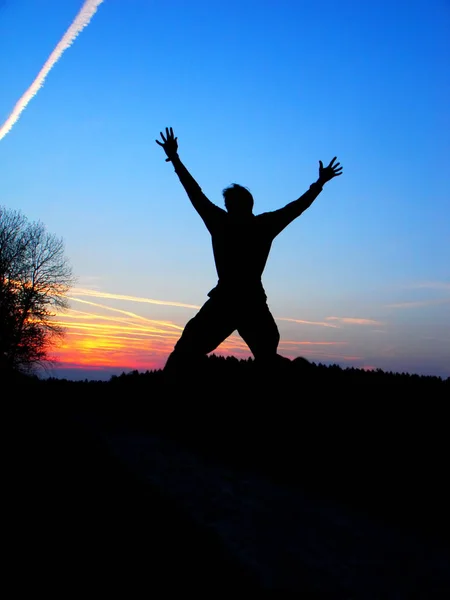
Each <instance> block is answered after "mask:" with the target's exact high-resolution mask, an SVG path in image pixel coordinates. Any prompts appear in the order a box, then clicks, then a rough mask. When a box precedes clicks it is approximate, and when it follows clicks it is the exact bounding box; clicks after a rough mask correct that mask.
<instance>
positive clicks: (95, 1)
mask: <svg viewBox="0 0 450 600" xmlns="http://www.w3.org/2000/svg"><path fill="white" fill-rule="evenodd" d="M103 1H104V0H86V1H85V2H84V4H83V6H82V7H81V9H80V11H79V12H78V14H77V16H76V17H75V19H74V21H73V23H72V24H71V25H70V27H69V29H68V30H67V31H66V33H65V34H64V35H63V37H62V38H61V40H60V41H59V42H58V44H57V45H56V47H55V49H54V50H53V52H52V53H51V54H50V56H49V57H48V59H47V60H46V62H45V63H44V66H43V67H42V69H41V70H40V71H39V73H38V75H37V77H36V79H35V80H34V81H33V83H32V84H31V85H30V87H29V88H28V89H27V91H26V92H25V93H24V94H23V96H22V97H21V98H20V99H19V100H18V101H17V103H16V105H15V106H14V108H13V110H12V112H11V114H10V115H9V117H8V118H7V119H6V121H5V122H4V123H3V125H2V126H1V127H0V140H1V139H2V138H4V137H5V135H6V134H7V133H8V132H9V131H11V129H12V127H13V126H14V124H15V123H17V121H18V120H19V117H20V115H21V113H22V112H23V111H24V110H25V108H26V107H27V105H28V103H29V102H30V100H31V99H32V98H33V96H35V95H36V94H37V93H38V91H39V90H40V89H41V87H42V86H43V85H44V82H45V78H46V77H47V75H48V73H49V71H50V70H51V69H52V68H53V67H54V65H55V64H56V63H57V62H58V60H59V59H60V58H61V56H62V54H63V52H64V50H67V48H69V47H70V46H71V45H72V44H73V42H74V40H75V38H76V37H77V36H78V34H79V33H80V32H81V31H82V30H83V29H84V28H85V27H87V26H88V25H89V22H90V20H91V19H92V17H93V16H94V14H95V12H96V11H97V8H98V7H99V5H100V4H101V3H102V2H103Z"/></svg>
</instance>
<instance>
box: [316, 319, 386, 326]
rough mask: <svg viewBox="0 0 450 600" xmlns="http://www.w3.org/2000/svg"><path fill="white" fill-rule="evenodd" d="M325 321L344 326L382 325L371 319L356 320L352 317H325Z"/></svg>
mask: <svg viewBox="0 0 450 600" xmlns="http://www.w3.org/2000/svg"><path fill="white" fill-rule="evenodd" d="M326 320H327V321H336V322H338V323H341V324H344V325H378V326H379V325H384V323H382V322H381V321H374V320H373V319H357V318H354V317H327V318H326Z"/></svg>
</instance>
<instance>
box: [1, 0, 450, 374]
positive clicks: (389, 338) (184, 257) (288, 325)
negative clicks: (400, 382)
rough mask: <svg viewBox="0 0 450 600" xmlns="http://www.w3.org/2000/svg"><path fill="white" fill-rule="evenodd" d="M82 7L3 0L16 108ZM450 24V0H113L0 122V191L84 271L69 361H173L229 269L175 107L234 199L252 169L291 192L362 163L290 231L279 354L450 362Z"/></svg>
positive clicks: (277, 251) (345, 361)
mask: <svg viewBox="0 0 450 600" xmlns="http://www.w3.org/2000/svg"><path fill="white" fill-rule="evenodd" d="M82 5H83V2H80V1H79V0H65V1H64V2H60V1H57V0H34V1H33V2H27V1H26V0H4V1H3V2H2V3H1V2H0V68H1V72H2V85H1V94H0V122H4V121H5V120H6V119H7V118H8V115H10V113H11V111H12V109H13V107H14V105H15V104H16V102H17V100H18V99H19V98H20V97H21V96H22V94H23V93H24V92H25V90H26V89H27V88H28V87H29V86H30V84H31V83H32V81H33V80H34V78H35V77H36V75H37V73H38V72H39V70H40V69H41V67H42V66H43V64H44V62H45V61H46V60H47V58H48V57H49V55H50V53H51V52H52V50H53V49H54V48H55V46H56V44H57V43H58V41H59V40H60V39H61V37H62V36H63V34H64V32H65V31H66V30H67V28H68V27H69V25H70V24H71V22H72V21H73V19H74V18H75V16H76V14H77V12H78V11H79V10H80V8H81V6H82ZM449 31H450V5H449V3H448V2H446V1H444V0H436V1H432V2H422V1H412V2H406V1H403V0H398V1H396V2H389V1H387V0H380V1H379V2H377V3H373V4H371V3H361V2H355V1H352V2H350V1H345V0H344V1H343V2H340V3H335V2H329V1H328V0H325V1H324V2H321V3H317V2H312V1H305V2H302V1H284V0H278V1H275V0H272V1H260V2H256V1H249V0H240V1H239V2H238V1H234V0H232V1H229V2H226V3H225V2H215V1H214V0H210V1H209V2H206V1H199V0H191V1H190V2H187V1H186V2H181V1H180V0H176V1H174V2H171V3H166V2H152V1H149V0H127V1H124V0H122V1H119V0H104V2H103V3H101V4H100V6H99V7H98V10H97V12H96V13H95V14H94V16H93V17H92V20H91V21H90V23H89V24H88V26H87V27H86V28H85V29H83V31H81V32H80V34H79V35H78V37H77V38H76V39H75V40H74V42H73V44H72V46H71V47H69V48H68V49H67V50H66V51H65V52H64V53H63V55H62V56H61V58H60V60H59V61H58V62H57V63H56V64H55V65H54V67H53V68H52V69H51V71H50V72H49V74H48V75H47V78H46V80H45V83H44V84H43V86H42V88H41V89H40V90H39V91H38V92H37V94H36V95H35V96H34V97H33V98H32V99H31V101H30V102H29V104H28V105H27V107H26V108H25V109H24V111H23V112H22V114H21V116H20V118H19V119H18V120H17V122H16V123H15V124H14V125H13V127H12V128H11V130H10V131H9V132H8V133H7V134H6V135H4V137H3V138H2V139H0V177H1V179H0V190H1V200H0V203H1V204H2V205H3V206H6V207H7V208H11V209H19V210H21V211H22V212H23V213H24V214H25V215H26V216H27V217H28V218H29V219H30V220H41V221H42V222H43V223H45V225H46V226H47V228H48V229H49V231H51V232H52V233H56V234H57V235H59V236H61V237H63V238H64V241H65V245H66V253H67V256H68V258H69V260H70V262H71V264H72V266H73V269H74V272H75V275H76V276H77V278H78V281H77V286H76V289H75V290H73V292H72V296H71V297H72V300H71V307H72V312H70V313H69V314H68V315H66V316H65V317H64V318H63V317H61V318H62V320H63V322H64V323H65V324H67V327H68V329H67V331H68V335H67V336H66V341H65V347H64V348H62V349H60V350H58V352H56V354H57V355H58V356H59V358H60V362H61V364H60V366H61V367H63V366H64V367H80V368H81V367H82V368H84V369H85V368H89V369H93V370H94V371H95V369H97V368H104V369H106V368H108V369H119V371H120V367H122V366H123V367H125V368H131V367H132V366H136V368H139V369H144V368H156V367H159V366H161V365H162V364H163V363H164V361H165V358H166V357H167V354H168V352H169V351H170V350H171V348H172V347H173V344H174V342H175V341H176V338H177V336H178V335H179V333H180V332H181V329H182V327H183V326H184V324H185V323H186V321H187V320H188V319H189V318H190V317H191V316H193V315H194V314H195V312H196V308H194V307H197V306H198V307H199V306H201V305H202V304H203V302H204V301H205V300H206V294H207V292H208V291H209V290H210V289H211V288H212V287H213V286H214V285H215V283H216V280H217V277H216V273H215V268H214V263H213V258H212V252H211V244H210V238H209V234H208V232H207V231H206V229H205V227H204V225H203V223H202V221H201V220H200V218H199V217H198V215H197V214H196V212H195V211H194V209H193V208H192V206H191V205H190V203H189V200H188V199H187V197H186V195H185V192H184V190H183V189H182V187H181V185H180V183H179V181H178V179H177V177H176V175H175V174H174V172H173V168H172V166H171V165H170V164H169V163H166V162H165V160H164V158H165V157H164V153H163V152H162V150H161V148H160V147H159V146H157V145H156V144H155V141H154V140H155V138H157V137H158V136H159V131H161V130H162V129H163V128H164V127H166V126H172V127H173V128H174V131H175V134H176V135H177V136H178V140H179V153H180V157H181V159H182V160H183V162H184V163H185V165H186V166H187V167H188V169H190V171H191V173H192V174H193V176H194V177H195V178H196V179H197V181H198V182H199V183H200V185H201V186H202V188H203V191H204V192H205V193H206V195H207V196H208V197H209V198H210V199H211V200H212V201H213V202H216V203H217V204H219V205H221V206H222V205H223V201H222V197H221V191H222V189H223V188H224V187H226V186H227V185H229V184H230V183H232V182H237V183H240V184H242V185H245V186H247V187H248V188H249V189H250V190H251V192H252V193H253V195H254V198H255V213H259V212H265V211H267V210H274V209H276V208H279V207H280V206H282V205H284V204H286V203H287V202H290V201H291V200H294V199H295V198H297V197H298V196H300V195H301V194H302V193H303V192H304V191H306V189H307V188H308V187H309V185H310V184H311V183H312V182H313V181H315V180H316V179H317V176H318V161H319V160H322V161H323V162H324V163H325V162H327V163H328V162H329V160H331V158H333V156H335V155H336V156H337V157H338V159H339V161H340V162H341V164H342V165H343V167H344V172H343V175H342V176H341V177H339V178H337V179H335V180H333V181H331V182H330V183H328V184H327V185H326V186H325V188H324V190H323V192H322V194H321V195H320V196H319V197H318V198H317V200H316V201H315V203H314V204H313V205H312V206H311V207H310V208H309V209H308V210H307V211H306V212H305V213H304V214H303V215H302V216H301V217H300V218H299V219H298V220H297V221H295V222H294V223H293V224H291V225H290V226H289V227H288V228H287V229H286V230H285V231H284V232H282V234H281V235H280V236H279V237H278V238H277V239H276V240H275V242H274V244H273V247H272V253H271V256H270V258H269V261H268V264H267V267H266V271H265V274H264V278H263V282H264V285H265V288H266V291H267V294H268V299H269V305H270V308H271V310H272V312H273V314H274V316H275V317H276V319H277V323H278V326H279V328H280V333H281V338H282V339H281V343H280V353H282V354H284V355H286V356H290V357H295V356H306V357H307V358H310V359H311V360H313V361H315V362H324V363H338V364H341V365H342V366H357V367H359V366H361V367H367V368H370V367H375V368H376V367H379V368H382V369H385V370H394V371H407V372H411V373H412V372H414V373H420V374H430V375H440V376H443V377H447V376H450V267H449V265H450V193H449V191H450V185H449V182H448V173H449V168H448V164H449V162H450V147H449V139H450V138H449V131H450V127H449V125H450V123H449V121H450V118H449V117H450V111H449V106H450V104H449V100H450V94H449V91H450V71H449V69H448V64H450V63H449V59H450V41H449V40H450V36H449ZM124 297H125V298H124ZM83 300H84V303H83V302H81V301H83ZM155 301H156V303H155ZM86 302H91V303H93V304H86ZM94 304H95V305H96V306H94ZM118 311H124V312H122V313H120V312H118ZM81 313H83V314H81ZM125 313H130V314H129V315H126V314H125ZM131 315H133V316H131ZM119 318H120V320H121V322H120V323H119V321H118V320H117V319H119ZM114 319H115V320H114ZM139 323H140V324H141V327H140V330H139V331H138V330H137V324H139ZM142 323H146V328H144V327H143V326H142ZM81 324H82V325H83V327H81V329H80V325H81ZM102 326H104V327H102ZM129 327H131V328H132V329H129ZM127 328H128V329H127ZM83 332H84V333H85V334H86V336H88V337H83V335H84V334H83ZM88 338H89V343H87V341H86V340H87V339H88ZM221 350H223V352H224V353H231V354H234V355H236V356H243V357H244V356H249V353H248V351H247V349H246V348H245V345H244V344H242V341H240V338H238V337H237V336H236V337H235V336H233V337H232V338H231V339H230V340H229V341H228V342H227V344H225V345H224V347H223V348H221ZM219 353H220V352H219ZM108 373H109V371H108Z"/></svg>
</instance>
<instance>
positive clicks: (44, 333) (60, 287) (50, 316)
mask: <svg viewBox="0 0 450 600" xmlns="http://www.w3.org/2000/svg"><path fill="white" fill-rule="evenodd" d="M73 283H74V279H73V275H72V269H71V267H70V265H69V262H68V260H67V258H66V256H65V254H64V243H63V241H62V239H61V238H58V237H56V236H55V235H53V234H50V233H48V232H47V230H46V228H45V226H44V225H43V224H42V223H40V222H33V223H29V222H28V220H27V219H26V218H25V217H24V216H23V215H22V214H21V213H20V212H19V211H12V210H7V209H5V208H4V207H1V206H0V367H1V368H2V369H17V370H21V371H31V370H32V369H33V367H34V366H35V365H37V364H40V363H44V362H45V361H47V360H48V352H49V350H50V348H51V347H52V345H53V343H54V342H55V341H56V338H58V337H60V336H62V335H63V330H62V328H61V327H59V326H58V325H57V323H56V322H55V321H54V317H55V315H56V312H57V311H62V310H65V309H67V308H68V304H67V298H66V295H67V292H68V291H69V289H70V287H71V286H72V285H73Z"/></svg>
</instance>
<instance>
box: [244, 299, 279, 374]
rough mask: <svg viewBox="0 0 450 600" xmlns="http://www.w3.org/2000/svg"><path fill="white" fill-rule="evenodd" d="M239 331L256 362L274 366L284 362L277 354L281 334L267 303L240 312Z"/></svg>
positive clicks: (257, 304)
mask: <svg viewBox="0 0 450 600" xmlns="http://www.w3.org/2000/svg"><path fill="white" fill-rule="evenodd" d="M237 330H238V333H239V335H240V336H241V337H242V339H243V340H244V341H245V343H246V344H247V346H248V347H249V348H250V350H251V352H252V354H253V356H254V357H255V362H256V361H257V362H259V363H260V364H270V365H274V364H277V363H278V361H279V360H283V358H282V357H279V355H278V354H277V348H278V343H279V341H280V332H279V331H278V327H277V324H276V323H275V319H274V318H273V316H272V313H271V312H270V310H269V307H268V306H267V303H266V302H265V301H264V302H255V303H254V304H252V305H250V306H248V307H246V308H245V309H244V310H242V311H241V312H240V314H239V322H238V328H237ZM284 360H287V359H284Z"/></svg>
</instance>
